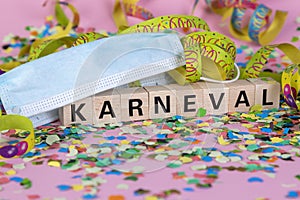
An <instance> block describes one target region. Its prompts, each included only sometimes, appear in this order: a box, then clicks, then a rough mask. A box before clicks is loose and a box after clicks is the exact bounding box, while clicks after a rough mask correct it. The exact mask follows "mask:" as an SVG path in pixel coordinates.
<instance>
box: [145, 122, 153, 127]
mask: <svg viewBox="0 0 300 200" xmlns="http://www.w3.org/2000/svg"><path fill="white" fill-rule="evenodd" d="M151 124H153V122H152V121H144V122H143V126H150V125H151Z"/></svg>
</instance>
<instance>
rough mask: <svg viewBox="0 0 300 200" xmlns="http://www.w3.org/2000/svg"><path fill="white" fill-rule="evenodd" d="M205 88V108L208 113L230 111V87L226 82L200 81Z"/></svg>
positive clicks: (216, 113)
mask: <svg viewBox="0 0 300 200" xmlns="http://www.w3.org/2000/svg"><path fill="white" fill-rule="evenodd" d="M197 84H198V85H199V86H200V87H201V88H202V89H203V99H204V101H203V108H205V109H206V112H207V114H213V115H220V114H224V113H227V112H228V103H229V88H228V86H226V85H225V84H219V83H210V82H198V83H197Z"/></svg>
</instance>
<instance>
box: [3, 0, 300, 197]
mask: <svg viewBox="0 0 300 200" xmlns="http://www.w3.org/2000/svg"><path fill="white" fill-rule="evenodd" d="M44 2H45V0H2V1H1V7H0V13H1V18H0V26H1V28H0V38H3V37H4V36H5V35H7V34H9V33H13V34H18V35H20V36H23V37H28V36H29V33H28V32H27V31H25V26H28V25H33V26H36V27H39V26H42V25H43V24H44V21H45V17H46V16H48V15H50V14H53V2H54V0H53V1H51V0H49V1H48V3H47V5H46V6H45V7H43V6H42V4H43V3H44ZM68 2H70V3H72V4H73V5H74V6H75V7H76V8H77V9H78V11H79V13H80V27H83V28H89V27H95V28H96V30H107V31H112V32H115V31H116V27H115V25H114V22H113V20H112V11H113V4H114V1H113V0H69V1H68ZM260 2H261V3H265V4H266V5H268V6H269V7H271V8H273V10H276V9H281V10H285V11H288V12H289V14H288V18H287V21H286V23H285V25H284V28H283V30H282V31H281V33H280V34H279V36H278V37H277V39H276V40H275V41H274V42H273V43H280V42H290V40H291V38H292V37H293V36H295V35H297V32H296V28H297V26H300V24H298V25H297V24H296V22H295V20H296V17H297V16H300V11H299V0H285V1H283V0H260ZM193 3H194V0H141V1H140V5H142V6H144V7H145V8H147V9H148V10H150V11H152V13H153V14H154V16H159V15H167V14H190V13H191V9H192V5H193ZM195 15H196V16H199V17H201V18H203V19H204V20H205V21H207V23H208V24H209V26H210V27H211V30H213V31H218V32H221V33H223V34H226V35H228V36H229V37H231V36H230V35H229V32H228V29H227V28H228V27H227V24H228V22H221V17H220V16H217V15H215V14H213V13H211V12H209V11H208V10H207V9H206V6H205V4H204V0H201V1H200V3H199V5H198V6H197V9H196V12H195ZM138 21H139V20H137V19H133V18H129V22H130V24H134V23H136V22H138ZM298 35H299V33H298ZM234 41H235V42H236V44H237V46H240V45H247V46H251V47H252V48H253V49H257V48H259V46H258V45H256V44H254V43H252V42H242V41H238V40H235V39H234ZM1 44H3V43H2V42H1ZM294 44H295V45H296V46H297V45H298V46H297V47H299V43H294ZM239 59H244V58H241V57H239ZM239 61H243V60H239ZM85 142H86V141H85ZM216 147H217V148H219V147H220V146H216ZM43 153H45V154H47V155H52V154H54V153H57V149H56V150H47V151H46V152H43ZM59 155H61V154H59ZM6 162H9V163H11V164H16V163H21V162H22V160H21V159H15V160H8V161H6ZM198 164H200V163H198ZM213 164H215V163H210V164H209V165H213ZM276 164H280V166H281V167H280V172H279V173H277V174H276V175H277V176H276V178H269V177H268V176H267V175H266V174H264V173H261V172H258V173H255V174H253V173H250V172H248V173H245V172H236V171H235V172H227V171H226V172H224V171H225V170H224V171H222V172H220V173H219V179H218V183H217V184H214V187H213V189H207V190H205V189H201V190H198V189H197V188H196V189H195V190H196V191H197V192H198V194H197V193H196V192H186V193H183V194H182V198H180V197H178V196H174V199H172V200H177V199H178V200H179V199H184V200H185V199H200V197H199V196H201V197H203V199H222V198H223V199H256V198H258V197H271V198H272V199H283V198H284V197H285V195H286V194H287V192H288V191H289V190H290V189H289V188H285V187H283V186H282V184H288V185H295V184H296V185H298V188H299V181H298V182H297V180H296V179H295V178H294V175H295V173H296V172H299V160H297V162H293V163H292V162H281V161H279V162H276ZM229 165H232V164H231V163H229ZM188 168H189V165H185V166H184V167H181V168H179V169H168V170H161V171H159V172H158V173H148V174H146V175H145V177H143V178H141V179H140V180H139V181H137V182H128V181H127V182H126V184H128V185H129V186H130V188H135V189H138V188H141V187H142V188H152V187H153V186H155V187H153V189H151V192H153V193H155V192H160V191H162V190H164V189H169V188H172V187H173V188H180V189H182V187H187V184H186V183H185V181H184V180H172V177H170V175H171V174H172V172H173V171H174V172H177V171H187V175H188V176H193V173H194V172H191V171H189V172H188ZM6 170H7V169H4V168H0V172H5V171H6ZM166 171H167V173H166ZM79 173H81V172H79ZM73 175H75V173H74V174H72V173H71V172H68V171H66V170H61V169H57V168H54V167H48V166H47V163H46V164H44V165H43V166H38V167H37V166H33V167H32V166H31V164H29V163H28V164H27V165H26V168H25V169H24V170H22V171H21V172H18V174H17V175H16V176H21V177H29V178H30V180H32V182H33V183H34V185H33V187H32V188H31V189H30V190H25V191H24V190H22V187H21V186H19V185H18V184H17V183H10V184H8V185H3V187H5V190H4V191H2V192H1V191H0V199H1V198H2V197H5V198H6V197H8V198H11V199H25V198H24V197H25V196H26V195H29V194H40V195H41V197H53V196H55V197H66V198H68V199H80V198H81V195H82V192H74V191H72V190H70V191H67V192H60V191H59V190H58V189H57V188H56V185H59V184H69V185H72V184H76V183H78V184H79V183H80V179H76V180H75V179H72V178H71V177H72V176H73ZM101 176H102V175H101ZM252 176H258V177H261V178H263V179H264V183H252V184H248V183H247V179H248V178H249V177H252ZM162 177H163V178H162ZM105 178H108V177H105ZM123 178H124V177H123V176H121V177H117V176H110V177H109V180H108V182H107V183H106V184H103V185H101V189H100V192H99V196H100V198H101V199H107V197H108V196H109V194H110V193H112V194H116V193H118V192H119V193H120V194H124V195H125V194H126V195H128V196H131V197H130V198H128V199H132V198H133V194H132V193H130V194H129V192H128V191H122V190H116V183H121V182H122V181H123V180H122V179H123ZM170 181H171V182H170ZM182 183H183V184H182ZM224 183H226V184H224ZM292 189H295V188H292ZM171 198H172V196H171ZM135 199H143V196H141V197H135Z"/></svg>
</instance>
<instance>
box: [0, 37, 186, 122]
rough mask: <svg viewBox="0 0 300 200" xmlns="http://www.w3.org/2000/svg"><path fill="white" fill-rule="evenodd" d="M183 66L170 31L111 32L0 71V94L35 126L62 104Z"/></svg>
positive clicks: (179, 46) (10, 111)
mask: <svg viewBox="0 0 300 200" xmlns="http://www.w3.org/2000/svg"><path fill="white" fill-rule="evenodd" d="M183 65H185V57H184V50H183V47H182V44H181V42H180V38H179V37H178V36H177V35H176V34H170V33H139V34H126V35H119V36H113V37H109V38H104V39H101V40H97V41H94V42H90V43H86V44H82V45H79V46H76V47H72V48H69V49H66V50H63V51H59V52H57V53H53V54H50V55H48V56H45V57H42V58H40V59H37V60H34V61H31V62H28V63H25V64H23V65H21V66H19V67H18V68H15V69H13V70H11V71H9V72H7V73H5V74H3V75H1V76H0V98H1V101H2V103H3V106H4V108H5V110H6V112H7V113H8V114H19V115H23V116H27V117H29V118H30V119H31V120H32V122H33V124H34V126H35V127H36V126H39V125H43V124H46V123H49V122H52V121H54V120H56V119H57V118H58V108H60V107H62V106H65V105H67V104H70V103H72V102H74V101H77V100H80V99H83V98H86V97H88V96H92V95H95V94H97V93H99V92H102V91H105V90H108V89H111V88H115V87H118V86H122V85H125V84H128V83H130V82H133V81H136V80H141V83H143V84H145V85H150V84H155V82H156V81H158V82H159V80H166V79H165V77H162V76H166V74H164V72H167V71H170V70H172V69H175V68H177V67H179V66H183ZM159 74H161V75H160V76H157V78H158V79H156V78H155V76H156V75H159ZM147 77H148V78H147ZM149 77H150V78H149ZM145 78H147V79H145ZM149 83H150V84H149ZM165 83H166V82H165Z"/></svg>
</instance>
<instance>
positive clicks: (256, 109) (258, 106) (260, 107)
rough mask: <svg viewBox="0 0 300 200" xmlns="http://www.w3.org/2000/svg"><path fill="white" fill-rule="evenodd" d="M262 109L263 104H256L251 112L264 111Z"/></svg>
mask: <svg viewBox="0 0 300 200" xmlns="http://www.w3.org/2000/svg"><path fill="white" fill-rule="evenodd" d="M262 109H263V107H262V105H259V104H256V105H254V106H252V107H251V108H250V112H254V111H262Z"/></svg>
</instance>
